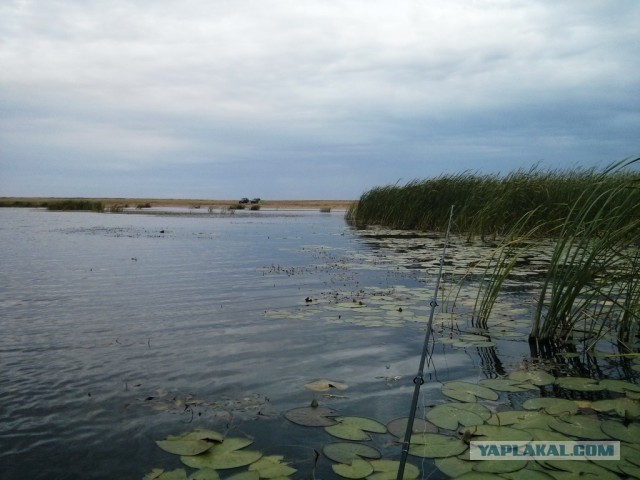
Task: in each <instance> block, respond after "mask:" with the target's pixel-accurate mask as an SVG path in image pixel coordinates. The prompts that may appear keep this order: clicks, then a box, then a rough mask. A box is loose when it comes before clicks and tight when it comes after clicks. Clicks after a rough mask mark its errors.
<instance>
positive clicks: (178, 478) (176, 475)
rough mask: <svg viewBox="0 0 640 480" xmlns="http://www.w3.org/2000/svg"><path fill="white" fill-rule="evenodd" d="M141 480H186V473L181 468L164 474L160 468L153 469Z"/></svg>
mask: <svg viewBox="0 0 640 480" xmlns="http://www.w3.org/2000/svg"><path fill="white" fill-rule="evenodd" d="M143 480H187V472H185V471H184V469H183V468H176V469H175V470H171V471H170V472H165V471H164V470H163V469H162V468H154V469H153V470H152V471H151V472H150V473H147V474H146V475H145V476H144V477H143Z"/></svg>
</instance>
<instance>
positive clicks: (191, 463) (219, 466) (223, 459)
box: [180, 438, 262, 470]
mask: <svg viewBox="0 0 640 480" xmlns="http://www.w3.org/2000/svg"><path fill="white" fill-rule="evenodd" d="M252 443H253V441H252V440H249V439H248V438H225V440H224V441H223V442H222V443H219V444H217V445H214V446H213V447H211V448H210V449H209V450H207V451H206V452H204V453H201V454H200V455H194V456H186V455H183V456H181V457H180V460H181V461H182V463H184V464H185V465H187V466H188V467H192V468H211V469H213V470H224V469H228V468H237V467H244V466H246V465H249V464H251V463H253V462H255V461H256V460H258V459H259V458H260V457H262V454H261V453H260V452H256V451H252V450H242V449H243V448H244V447H246V446H248V445H251V444H252Z"/></svg>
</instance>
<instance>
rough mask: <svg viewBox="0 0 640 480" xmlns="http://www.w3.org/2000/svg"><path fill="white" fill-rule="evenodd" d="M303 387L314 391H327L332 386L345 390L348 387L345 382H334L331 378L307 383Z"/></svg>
mask: <svg viewBox="0 0 640 480" xmlns="http://www.w3.org/2000/svg"><path fill="white" fill-rule="evenodd" d="M304 387H305V388H306V389H307V390H313V391H314V392H327V391H329V390H331V389H332V388H335V389H336V390H346V389H347V388H349V386H348V385H347V384H345V383H340V382H334V381H333V380H327V379H326V378H323V379H321V380H316V381H315V382H311V383H307V384H306V385H305V386H304Z"/></svg>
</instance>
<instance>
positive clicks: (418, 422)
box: [387, 418, 438, 438]
mask: <svg viewBox="0 0 640 480" xmlns="http://www.w3.org/2000/svg"><path fill="white" fill-rule="evenodd" d="M408 420H409V419H408V418H396V419H395V420H391V421H390V422H389V423H387V430H388V431H389V433H390V434H391V435H394V436H396V437H398V438H404V434H405V433H406V431H407V421H408ZM411 431H412V433H438V427H436V426H435V425H434V424H433V423H431V422H427V421H426V420H423V419H422V418H415V419H414V420H413V428H412V429H411Z"/></svg>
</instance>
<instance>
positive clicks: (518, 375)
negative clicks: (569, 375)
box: [509, 370, 556, 387]
mask: <svg viewBox="0 0 640 480" xmlns="http://www.w3.org/2000/svg"><path fill="white" fill-rule="evenodd" d="M509 379H511V380H516V381H518V382H522V383H525V382H529V383H533V384H534V385H538V386H539V387H542V386H544V385H551V384H552V383H553V382H554V381H555V380H556V378H555V377H554V376H553V375H551V374H549V373H547V372H545V371H544V370H520V371H517V372H511V373H510V374H509Z"/></svg>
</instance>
